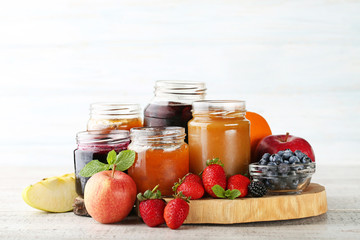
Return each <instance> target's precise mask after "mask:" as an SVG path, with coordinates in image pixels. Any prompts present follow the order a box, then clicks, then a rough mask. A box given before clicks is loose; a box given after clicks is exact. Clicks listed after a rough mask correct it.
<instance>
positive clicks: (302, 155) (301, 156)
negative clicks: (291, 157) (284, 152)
mask: <svg viewBox="0 0 360 240" xmlns="http://www.w3.org/2000/svg"><path fill="white" fill-rule="evenodd" d="M294 153H295V155H296V156H297V157H298V158H299V159H302V158H303V157H304V156H305V154H304V153H303V152H302V151H300V150H296V151H295V152H294Z"/></svg>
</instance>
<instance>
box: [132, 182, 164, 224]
mask: <svg viewBox="0 0 360 240" xmlns="http://www.w3.org/2000/svg"><path fill="white" fill-rule="evenodd" d="M158 187H159V185H157V186H155V188H154V189H153V190H152V191H150V190H146V191H145V193H144V194H141V193H139V194H138V195H137V198H138V200H139V201H140V204H139V211H140V215H141V218H142V219H143V221H144V222H145V223H146V225H148V226H149V227H156V226H158V225H161V224H163V223H165V219H164V209H165V206H166V202H165V201H164V200H163V199H162V198H161V192H160V191H159V190H157V192H155V191H156V189H157V188H158Z"/></svg>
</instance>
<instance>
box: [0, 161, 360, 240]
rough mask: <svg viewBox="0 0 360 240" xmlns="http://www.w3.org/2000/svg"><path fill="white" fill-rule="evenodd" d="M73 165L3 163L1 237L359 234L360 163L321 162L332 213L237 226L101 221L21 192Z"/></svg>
mask: <svg viewBox="0 0 360 240" xmlns="http://www.w3.org/2000/svg"><path fill="white" fill-rule="evenodd" d="M71 171H72V169H71V167H70V166H69V167H57V168H55V167H53V168H49V167H47V168H32V167H16V168H11V167H3V168H1V170H0V179H1V182H2V183H3V184H1V185H0V239H185V238H186V239H205V238H206V239H257V240H259V239H309V238H314V239H360V184H359V180H360V175H359V174H358V173H359V171H360V165H354V166H346V167H340V166H336V165H334V166H331V165H325V166H318V167H317V172H316V173H315V175H314V177H313V182H316V183H319V184H321V185H323V186H325V188H326V192H327V200H328V212H327V213H326V214H323V215H321V216H317V217H310V218H306V219H297V220H288V221H275V222H258V223H246V224H233V225H183V226H182V227H181V228H180V229H179V230H177V231H174V230H171V229H169V228H167V227H166V226H164V225H163V226H161V227H158V228H149V227H147V226H146V225H145V224H143V223H142V222H141V220H139V219H137V218H136V217H129V218H128V219H126V220H124V221H122V222H120V223H118V224H107V225H104V224H100V223H97V222H96V221H95V220H93V219H91V218H87V217H78V216H75V215H74V214H73V213H72V212H69V213H46V212H42V211H39V210H36V209H33V208H31V207H29V206H28V205H26V204H25V202H24V201H23V200H22V198H21V191H22V190H23V189H24V188H25V187H26V186H27V185H29V184H32V183H35V182H37V181H39V180H41V179H42V178H43V177H50V176H55V175H60V174H63V173H66V172H71Z"/></svg>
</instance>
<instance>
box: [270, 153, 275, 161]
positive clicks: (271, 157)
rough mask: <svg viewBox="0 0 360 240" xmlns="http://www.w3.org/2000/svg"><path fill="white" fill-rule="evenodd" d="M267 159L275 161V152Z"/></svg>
mask: <svg viewBox="0 0 360 240" xmlns="http://www.w3.org/2000/svg"><path fill="white" fill-rule="evenodd" d="M269 161H270V162H275V154H273V155H271V156H270V157H269Z"/></svg>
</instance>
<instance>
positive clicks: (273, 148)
mask: <svg viewBox="0 0 360 240" xmlns="http://www.w3.org/2000/svg"><path fill="white" fill-rule="evenodd" d="M286 149H290V150H291V151H293V152H294V151H295V150H300V151H301V152H303V153H305V154H306V155H307V156H308V157H309V158H311V160H312V161H313V162H315V154H314V150H313V149H312V147H311V145H310V144H309V143H308V142H307V141H306V140H305V139H303V138H300V137H295V136H291V135H289V133H287V134H286V135H269V136H267V137H264V138H263V139H261V141H260V142H259V144H258V145H257V147H256V151H255V156H256V161H260V159H261V157H262V155H263V154H264V153H270V154H275V153H277V152H278V151H281V150H286Z"/></svg>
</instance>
